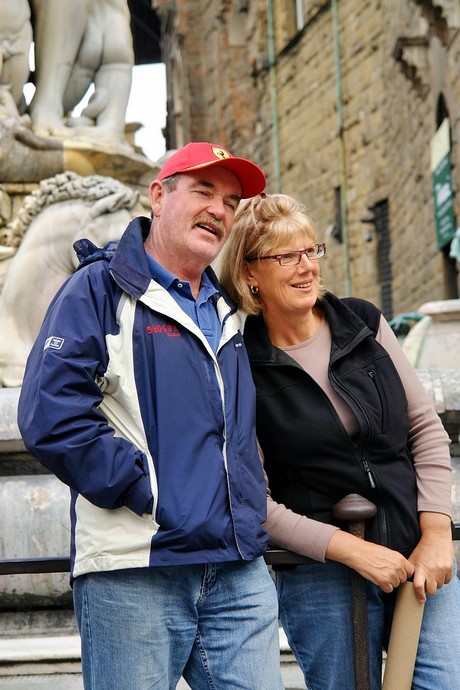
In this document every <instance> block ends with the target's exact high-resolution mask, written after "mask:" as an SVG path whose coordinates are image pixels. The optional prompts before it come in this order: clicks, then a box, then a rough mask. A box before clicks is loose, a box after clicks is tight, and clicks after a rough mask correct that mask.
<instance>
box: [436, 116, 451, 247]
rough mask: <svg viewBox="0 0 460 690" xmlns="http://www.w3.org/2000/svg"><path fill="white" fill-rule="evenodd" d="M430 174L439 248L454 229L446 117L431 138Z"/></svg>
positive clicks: (449, 238)
mask: <svg viewBox="0 0 460 690" xmlns="http://www.w3.org/2000/svg"><path fill="white" fill-rule="evenodd" d="M431 175H432V180H433V199H434V217H435V223H436V239H437V243H438V247H439V249H442V248H443V247H445V246H446V244H448V243H449V242H450V241H451V240H452V238H453V236H454V235H455V229H456V225H455V218H454V206H453V198H452V178H451V169H450V133H449V120H448V119H447V118H446V119H445V120H444V122H443V123H442V125H441V126H440V127H439V129H438V131H437V132H436V134H435V135H434V137H433V138H432V140H431Z"/></svg>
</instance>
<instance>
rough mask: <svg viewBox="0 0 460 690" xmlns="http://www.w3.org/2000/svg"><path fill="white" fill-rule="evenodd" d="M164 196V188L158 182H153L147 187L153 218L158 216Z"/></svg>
mask: <svg viewBox="0 0 460 690" xmlns="http://www.w3.org/2000/svg"><path fill="white" fill-rule="evenodd" d="M164 196H165V188H164V186H163V185H162V183H161V182H160V181H159V180H153V182H151V184H150V187H149V201H150V206H151V209H152V214H153V215H154V216H159V215H160V211H161V204H162V201H163V199H164Z"/></svg>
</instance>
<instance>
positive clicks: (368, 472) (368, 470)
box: [362, 458, 375, 489]
mask: <svg viewBox="0 0 460 690" xmlns="http://www.w3.org/2000/svg"><path fill="white" fill-rule="evenodd" d="M362 463H363V467H364V469H365V471H366V474H367V478H368V479H369V484H370V485H371V488H372V489H375V482H374V477H373V476H372V472H371V468H370V465H369V463H368V461H367V459H366V458H362Z"/></svg>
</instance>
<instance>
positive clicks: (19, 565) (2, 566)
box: [0, 523, 460, 575]
mask: <svg viewBox="0 0 460 690" xmlns="http://www.w3.org/2000/svg"><path fill="white" fill-rule="evenodd" d="M452 538H453V539H454V541H460V523H456V524H453V525H452ZM264 557H265V562H266V563H267V565H300V564H302V563H315V562H316V561H313V560H312V559H311V558H307V557H306V556H300V555H299V554H298V553H293V552H292V551H286V550H285V549H277V548H269V549H268V550H267V551H266V553H265V556H264ZM69 570H70V558H68V557H67V556H55V557H49V558H10V559H2V560H0V575H31V574H35V573H68V572H69Z"/></svg>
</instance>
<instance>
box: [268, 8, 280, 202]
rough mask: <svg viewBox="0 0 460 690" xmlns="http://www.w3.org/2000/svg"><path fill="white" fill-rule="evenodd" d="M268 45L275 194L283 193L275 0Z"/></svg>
mask: <svg viewBox="0 0 460 690" xmlns="http://www.w3.org/2000/svg"><path fill="white" fill-rule="evenodd" d="M267 43H268V79H269V89H270V104H271V114H272V144H273V174H274V180H275V185H274V186H275V189H274V191H275V192H280V191H281V165H280V143H279V124H278V93H277V87H276V49H275V25H274V21H273V0H267Z"/></svg>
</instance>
